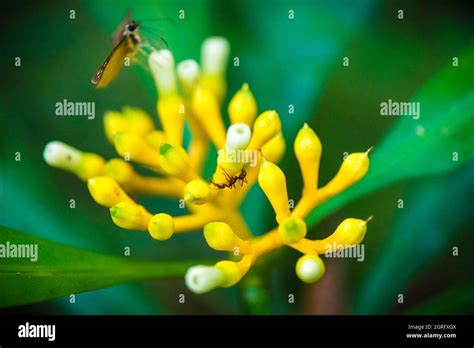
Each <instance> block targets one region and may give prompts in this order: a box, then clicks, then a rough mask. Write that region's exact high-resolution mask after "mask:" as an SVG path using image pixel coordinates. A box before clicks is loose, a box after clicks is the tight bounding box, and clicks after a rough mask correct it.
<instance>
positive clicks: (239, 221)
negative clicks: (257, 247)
mask: <svg viewBox="0 0 474 348" xmlns="http://www.w3.org/2000/svg"><path fill="white" fill-rule="evenodd" d="M220 210H221V211H222V215H223V218H224V221H225V222H226V223H227V224H229V226H230V227H231V228H232V230H233V231H234V233H235V235H236V236H237V237H239V238H241V239H243V240H248V239H250V238H252V232H250V229H249V228H248V226H247V224H246V222H245V220H244V219H243V217H242V215H241V214H240V212H239V211H237V210H226V209H225V208H220Z"/></svg>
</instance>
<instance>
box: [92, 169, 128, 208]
mask: <svg viewBox="0 0 474 348" xmlns="http://www.w3.org/2000/svg"><path fill="white" fill-rule="evenodd" d="M87 187H88V188H89V192H90V194H91V195H92V198H94V200H95V201H96V202H97V203H98V204H100V205H103V206H104V207H107V208H111V207H113V206H114V205H116V204H118V203H120V202H128V203H134V202H133V200H132V199H131V198H130V197H129V196H128V195H127V194H126V193H125V192H124V191H123V190H122V188H121V187H120V186H119V184H117V182H116V181H115V180H114V179H112V178H109V177H108V176H98V177H96V178H92V179H89V180H88V181H87Z"/></svg>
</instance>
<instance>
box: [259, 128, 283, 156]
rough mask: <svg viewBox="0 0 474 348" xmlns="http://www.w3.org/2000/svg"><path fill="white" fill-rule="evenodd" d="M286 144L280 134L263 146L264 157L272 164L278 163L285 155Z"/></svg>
mask: <svg viewBox="0 0 474 348" xmlns="http://www.w3.org/2000/svg"><path fill="white" fill-rule="evenodd" d="M285 149H286V143H285V138H284V137H283V134H282V133H281V132H280V133H278V134H277V135H275V136H274V137H273V138H271V139H270V140H269V141H267V142H266V143H265V144H263V146H262V154H263V157H265V159H266V160H267V161H270V162H272V163H278V162H279V161H280V160H281V158H282V157H283V155H284V154H285Z"/></svg>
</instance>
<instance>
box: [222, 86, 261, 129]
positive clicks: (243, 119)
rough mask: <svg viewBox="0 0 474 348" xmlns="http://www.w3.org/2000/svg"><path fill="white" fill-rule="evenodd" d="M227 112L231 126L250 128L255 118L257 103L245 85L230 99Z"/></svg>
mask: <svg viewBox="0 0 474 348" xmlns="http://www.w3.org/2000/svg"><path fill="white" fill-rule="evenodd" d="M227 110H228V112H229V117H230V121H231V123H232V124H236V123H245V124H246V125H248V126H252V124H253V121H254V120H255V117H256V116H257V103H256V101H255V98H254V96H253V94H252V92H251V91H250V89H249V85H248V84H247V83H244V85H243V86H242V88H241V89H240V90H239V91H238V92H237V93H236V94H235V95H234V96H233V97H232V99H231V101H230V103H229V106H228V108H227Z"/></svg>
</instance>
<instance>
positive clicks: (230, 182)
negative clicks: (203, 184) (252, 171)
mask: <svg viewBox="0 0 474 348" xmlns="http://www.w3.org/2000/svg"><path fill="white" fill-rule="evenodd" d="M220 168H221V169H222V172H223V173H224V176H225V178H226V180H227V182H225V183H222V184H221V183H215V182H212V184H213V185H214V186H215V187H217V188H219V189H221V190H222V189H225V188H226V187H228V188H230V189H232V188H235V185H236V184H237V181H240V187H242V186H244V183H247V178H246V176H247V172H246V171H245V169H243V168H242V170H241V171H240V173H239V175H236V176H231V175H230V174H229V173H227V172H226V171H225V169H224V168H222V167H220Z"/></svg>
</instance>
